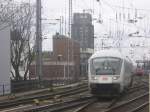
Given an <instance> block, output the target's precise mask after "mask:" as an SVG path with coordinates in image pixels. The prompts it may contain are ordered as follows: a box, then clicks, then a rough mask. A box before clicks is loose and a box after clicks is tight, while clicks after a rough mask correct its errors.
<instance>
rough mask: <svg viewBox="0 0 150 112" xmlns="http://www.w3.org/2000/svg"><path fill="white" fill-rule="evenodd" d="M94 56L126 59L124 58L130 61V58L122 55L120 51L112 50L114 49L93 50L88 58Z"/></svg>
mask: <svg viewBox="0 0 150 112" xmlns="http://www.w3.org/2000/svg"><path fill="white" fill-rule="evenodd" d="M96 57H116V58H121V59H126V60H128V61H130V59H129V58H127V57H126V56H125V55H123V54H122V53H121V52H120V51H118V50H114V49H111V50H110V49H108V50H101V51H98V52H95V53H94V54H93V55H92V56H91V57H90V59H92V58H96ZM90 59H89V60H90Z"/></svg>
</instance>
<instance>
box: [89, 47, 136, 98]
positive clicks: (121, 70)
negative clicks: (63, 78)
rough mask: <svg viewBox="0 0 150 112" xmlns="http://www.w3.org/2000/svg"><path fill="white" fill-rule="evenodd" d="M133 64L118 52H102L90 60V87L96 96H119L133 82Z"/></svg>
mask: <svg viewBox="0 0 150 112" xmlns="http://www.w3.org/2000/svg"><path fill="white" fill-rule="evenodd" d="M133 68H134V66H133V63H132V61H131V59H130V58H129V57H127V56H125V55H123V53H121V52H120V51H118V50H110V49H109V50H101V51H98V52H96V53H94V54H93V55H92V56H91V57H90V58H89V60H88V85H89V90H90V92H91V93H92V94H93V95H95V96H118V95H119V94H120V93H122V92H123V91H124V90H126V89H127V88H128V87H129V86H131V85H132V82H133Z"/></svg>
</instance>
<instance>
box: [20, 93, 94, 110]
mask: <svg viewBox="0 0 150 112" xmlns="http://www.w3.org/2000/svg"><path fill="white" fill-rule="evenodd" d="M94 101H96V99H95V98H94V97H93V96H83V97H81V98H73V99H68V100H66V101H63V102H59V103H56V104H48V105H43V106H38V107H34V108H30V109H27V110H24V111H23V112H62V111H65V110H68V109H71V108H74V107H78V106H80V105H84V104H86V103H88V102H94Z"/></svg>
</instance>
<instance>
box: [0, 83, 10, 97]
mask: <svg viewBox="0 0 150 112" xmlns="http://www.w3.org/2000/svg"><path fill="white" fill-rule="evenodd" d="M10 91H11V90H10V84H0V95H5V94H9V93H10Z"/></svg>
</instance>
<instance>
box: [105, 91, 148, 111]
mask: <svg viewBox="0 0 150 112" xmlns="http://www.w3.org/2000/svg"><path fill="white" fill-rule="evenodd" d="M148 96H149V93H145V94H144V95H141V96H138V97H136V98H134V99H131V100H129V101H125V102H123V103H120V104H118V105H116V106H114V107H111V108H109V109H107V110H106V111H104V112H117V109H120V108H123V107H124V106H127V105H129V104H131V103H133V102H136V101H138V100H140V99H142V98H145V97H148Z"/></svg>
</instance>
